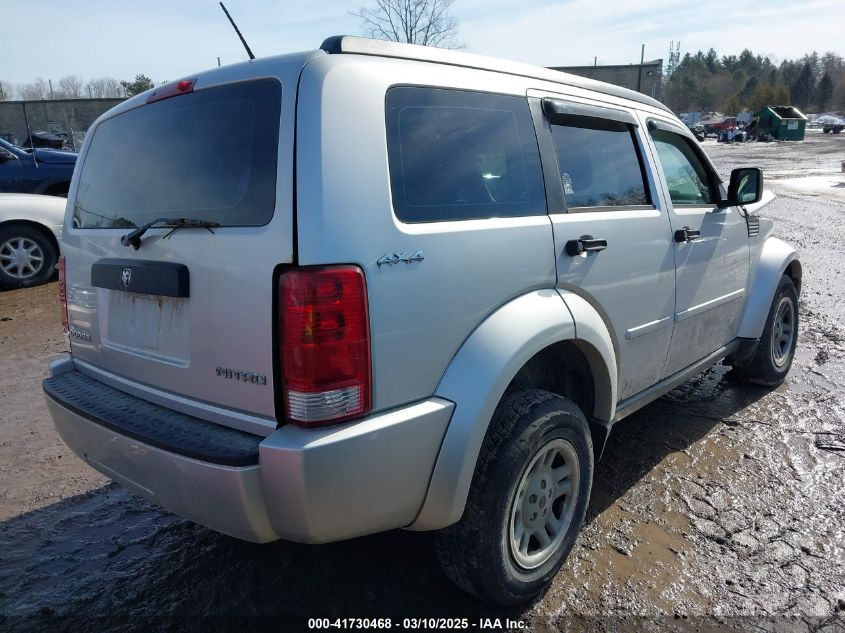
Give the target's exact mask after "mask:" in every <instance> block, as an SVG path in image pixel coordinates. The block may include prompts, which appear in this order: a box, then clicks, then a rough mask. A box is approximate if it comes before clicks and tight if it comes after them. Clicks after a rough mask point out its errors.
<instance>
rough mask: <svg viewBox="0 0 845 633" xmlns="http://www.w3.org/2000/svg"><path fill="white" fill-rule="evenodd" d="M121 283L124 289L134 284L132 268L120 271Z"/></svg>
mask: <svg viewBox="0 0 845 633" xmlns="http://www.w3.org/2000/svg"><path fill="white" fill-rule="evenodd" d="M120 283H121V285H122V286H123V288H124V289H126V288H128V287H129V284H131V283H132V269H131V268H124V269H123V270H121V271H120Z"/></svg>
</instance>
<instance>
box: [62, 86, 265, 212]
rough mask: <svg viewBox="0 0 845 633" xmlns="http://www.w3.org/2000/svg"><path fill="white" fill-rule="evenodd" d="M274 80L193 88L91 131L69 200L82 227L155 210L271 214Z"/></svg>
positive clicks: (132, 111) (140, 108)
mask: <svg viewBox="0 0 845 633" xmlns="http://www.w3.org/2000/svg"><path fill="white" fill-rule="evenodd" d="M280 109H281V85H280V84H279V82H278V81H276V80H274V79H261V80H258V81H250V82H243V83H237V84H231V85H227V86H221V87H217V88H208V89H205V90H198V91H196V92H192V93H189V94H185V95H180V96H176V97H172V98H170V99H164V100H162V101H158V102H155V103H151V104H149V105H144V106H141V107H139V108H135V109H134V110H129V111H128V112H124V113H123V114H119V115H117V116H115V117H113V118H111V119H107V120H106V121H103V122H102V123H101V124H100V125H99V126H98V127H97V129H96V130H95V132H94V136H93V138H92V139H91V144H90V146H89V148H88V152H87V154H86V156H85V160H84V163H83V165H82V172H81V173H80V176H79V186H78V188H77V196H76V200H75V203H74V216H73V217H74V225H75V226H77V227H80V228H121V227H134V226H140V225H142V224H145V223H147V222H150V221H152V220H155V219H157V218H160V217H178V218H195V219H201V220H208V221H212V222H219V223H220V224H221V225H224V226H260V225H263V224H266V223H267V222H269V221H270V219H271V218H272V217H273V211H274V208H275V200H276V161H277V153H278V144H279V143H278V140H279V112H280Z"/></svg>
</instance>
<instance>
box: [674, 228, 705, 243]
mask: <svg viewBox="0 0 845 633" xmlns="http://www.w3.org/2000/svg"><path fill="white" fill-rule="evenodd" d="M699 237H701V231H699V230H697V229H691V228H690V227H688V226H685V227H684V228H682V229H678V230H677V231H675V241H676V242H694V241H695V240H696V239H697V238H699Z"/></svg>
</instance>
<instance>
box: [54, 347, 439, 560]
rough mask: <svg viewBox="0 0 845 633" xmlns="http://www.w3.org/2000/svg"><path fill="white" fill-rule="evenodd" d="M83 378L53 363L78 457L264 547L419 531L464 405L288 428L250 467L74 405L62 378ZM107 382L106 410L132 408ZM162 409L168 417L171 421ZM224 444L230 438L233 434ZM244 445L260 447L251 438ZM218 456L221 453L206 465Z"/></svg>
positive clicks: (267, 442)
mask: <svg viewBox="0 0 845 633" xmlns="http://www.w3.org/2000/svg"><path fill="white" fill-rule="evenodd" d="M77 371H78V370H77V369H76V368H75V367H74V365H73V361H72V360H70V359H68V360H66V361H63V362H62V363H60V364H56V365H53V366H51V374H52V375H51V378H49V379H48V380H47V381H45V393H46V395H47V404H48V407H49V410H50V414H51V415H52V417H53V421H54V423H55V425H56V429H57V430H58V432H59V434H60V435H61V437H62V439H63V440H64V441H65V443H66V444H67V445H68V446H69V447H70V448H71V449H72V450H73V451H74V452H75V453H76V454H77V455H79V456H80V457H81V458H82V459H84V460H85V461H86V462H88V464H89V465H91V466H92V467H93V468H95V469H97V470H99V471H100V472H102V473H103V474H105V475H106V476H108V477H110V478H111V479H113V480H114V481H116V482H118V483H120V484H121V485H123V486H125V487H127V488H129V489H131V490H133V491H134V492H136V493H138V494H140V495H141V496H143V497H145V498H146V499H148V500H150V501H152V502H153V503H156V504H158V505H160V506H162V507H163V508H165V509H167V510H169V511H171V512H173V513H175V514H178V515H180V516H182V517H185V518H187V519H190V520H192V521H195V522H197V523H200V524H202V525H205V526H207V527H210V528H212V529H214V530H216V531H219V532H223V533H225V534H229V535H231V536H235V537H237V538H240V539H244V540H248V541H255V542H267V541H272V540H276V539H279V538H283V539H286V540H292V541H299V542H304V543H321V542H328V541H336V540H341V539H346V538H351V537H354V536H360V535H364V534H371V533H374V532H381V531H385V530H390V529H394V528H399V527H404V526H406V525H409V524H410V523H411V522H412V521H413V520H414V518H415V517H416V515H417V513H418V512H419V509H420V507H421V506H422V503H423V500H424V498H425V494H426V491H427V489H428V484H429V480H430V478H431V472H432V469H433V467H434V463H435V461H436V459H437V454H438V451H439V449H440V443H441V441H442V439H443V435H444V434H445V431H446V427H447V426H448V423H449V419H450V417H451V415H452V410H453V408H454V404H453V403H451V402H449V401H446V400H442V399H439V398H431V399H429V400H425V401H422V402H419V403H416V404H413V405H409V406H406V407H403V408H400V409H396V410H393V411H389V412H386V413H381V414H378V415H373V416H371V417H368V418H365V419H363V420H360V421H357V422H354V423H348V424H343V425H339V426H334V427H328V428H324V429H314V430H306V429H300V428H296V427H293V426H290V425H288V426H285V427H282V428H280V429H278V430H276V431H275V432H273V433H272V434H271V435H269V436H268V437H266V438H263V439H262V438H258V437H255V436H252V437H254V439H255V441H256V442H257V445H258V454H257V456H256V457H255V459H253V460H251V461H253V462H254V463H244V462H249V461H250V460H249V459H245V458H243V457H236V458H231V459H229V460H228V462H229V463H225V462H227V460H226V459H222V458H221V459H218V458H217V457H215V456H214V455H213V453H214V451H211V452H210V453H209V452H208V450H207V449H208V446H207V445H205V446H200V447H199V448H197V446H196V445H195V444H194V445H192V446H191V448H190V450H188V449H186V448H185V446H186V443H185V441H181V443H180V442H179V441H174V443H173V446H170V447H168V446H167V445H166V443H165V441H163V440H161V438H157V439H156V438H154V439H147V438H145V437H144V436H143V434H138V433H135V432H131V431H126V430H124V429H121V427H120V426H119V425H113V424H109V423H104V420H102V418H101V417H100V418H98V416H97V415H93V414H91V413H90V412H89V410H88V409H86V407H85V406H84V402H83V403H80V397H79V395H78V394H75V395H74V397H73V398H69V397H66V396H63V395H61V392H60V390H57V389H55V388H48V382H49V381H50V380H51V379H52V378H56V379H57V380H58V379H61V377H62V376H63V375H66V374H67V375H68V376H66V377H68V378H69V377H71V375H72V374H73V373H75V372H77ZM86 380H88V384H89V385H90V384H91V382H90V380H89V379H86ZM55 384H56V382H55V381H54V382H53V383H52V386H53V387H54V386H55ZM96 384H97V385H100V386H101V387H102V391H98V392H97V398H98V402H102V401H103V399H104V398H105V399H107V398H108V397H109V396H110V395H112V396H114V397H120V398H121V404H122V405H123V406H125V405H126V398H130V399H133V398H134V396H128V395H127V394H125V393H123V392H118V391H117V390H114V389H112V388H111V387H108V386H107V385H104V384H102V383H96ZM96 389H97V390H99V389H100V387H96ZM111 392H115V393H114V394H111ZM91 394H92V395H90V396H88V397H93V391H92V392H91ZM71 400H72V401H71ZM135 400H136V401H137V402H136V404H137V405H138V406H139V407H142V408H144V411H145V415H146V416H147V417H149V416H154V415H156V409H155V407H156V405H153V408H152V409H151V408H150V405H149V403H147V402H146V401H144V400H140V399H135ZM159 408H160V409H162V414H163V415H164V412H167V413H168V414H170V413H172V412H170V410H168V409H165V408H164V407H159ZM98 410H99V411H100V413H102V409H98ZM185 417H188V416H185ZM173 423H174V424H183V425H185V426H184V427H183V428H192V427H191V425H192V424H198V425H199V424H203V425H205V424H207V423H205V422H204V421H198V420H196V419H195V418H194V419H190V418H189V419H187V420H175V421H174V422H173ZM221 429H225V427H221ZM212 430H213V429H212ZM225 431H226V432H227V433H228V431H229V429H225ZM241 439H244V438H241ZM241 439H239V438H235V440H231V441H241ZM223 441H226V442H229V441H230V440H229V439H226V437H225V436H224V438H223ZM245 441H246V444H249V438H245ZM188 444H189V445H190V444H191V443H190V442H188ZM204 451H205V452H204ZM247 452H248V451H247ZM208 454H211V455H212V456H211V457H205V458H204V457H203V455H208ZM232 463H237V464H238V465H231V464H232Z"/></svg>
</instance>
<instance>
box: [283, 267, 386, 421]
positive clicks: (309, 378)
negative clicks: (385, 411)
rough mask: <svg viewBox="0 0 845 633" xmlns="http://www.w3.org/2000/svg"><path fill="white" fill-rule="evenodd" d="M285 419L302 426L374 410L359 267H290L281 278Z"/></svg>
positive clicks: (368, 341) (365, 309) (367, 331)
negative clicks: (371, 403) (371, 407)
mask: <svg viewBox="0 0 845 633" xmlns="http://www.w3.org/2000/svg"><path fill="white" fill-rule="evenodd" d="M279 328H280V331H279V337H278V338H279V345H280V350H279V352H280V358H281V373H282V390H283V391H282V399H283V401H284V412H285V417H286V418H287V419H288V420H289V421H290V422H293V423H295V424H298V425H301V426H319V425H323V424H331V423H335V422H341V421H343V420H348V419H349V418H353V417H356V416H360V415H362V414H364V413H367V412H368V411H369V410H370V391H371V384H370V328H369V322H368V316H367V286H366V282H365V280H364V273H363V271H362V270H361V269H360V268H358V267H357V266H326V267H314V268H300V269H296V270H290V271H287V272H285V273H283V274H282V275H281V277H280V278H279Z"/></svg>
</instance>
